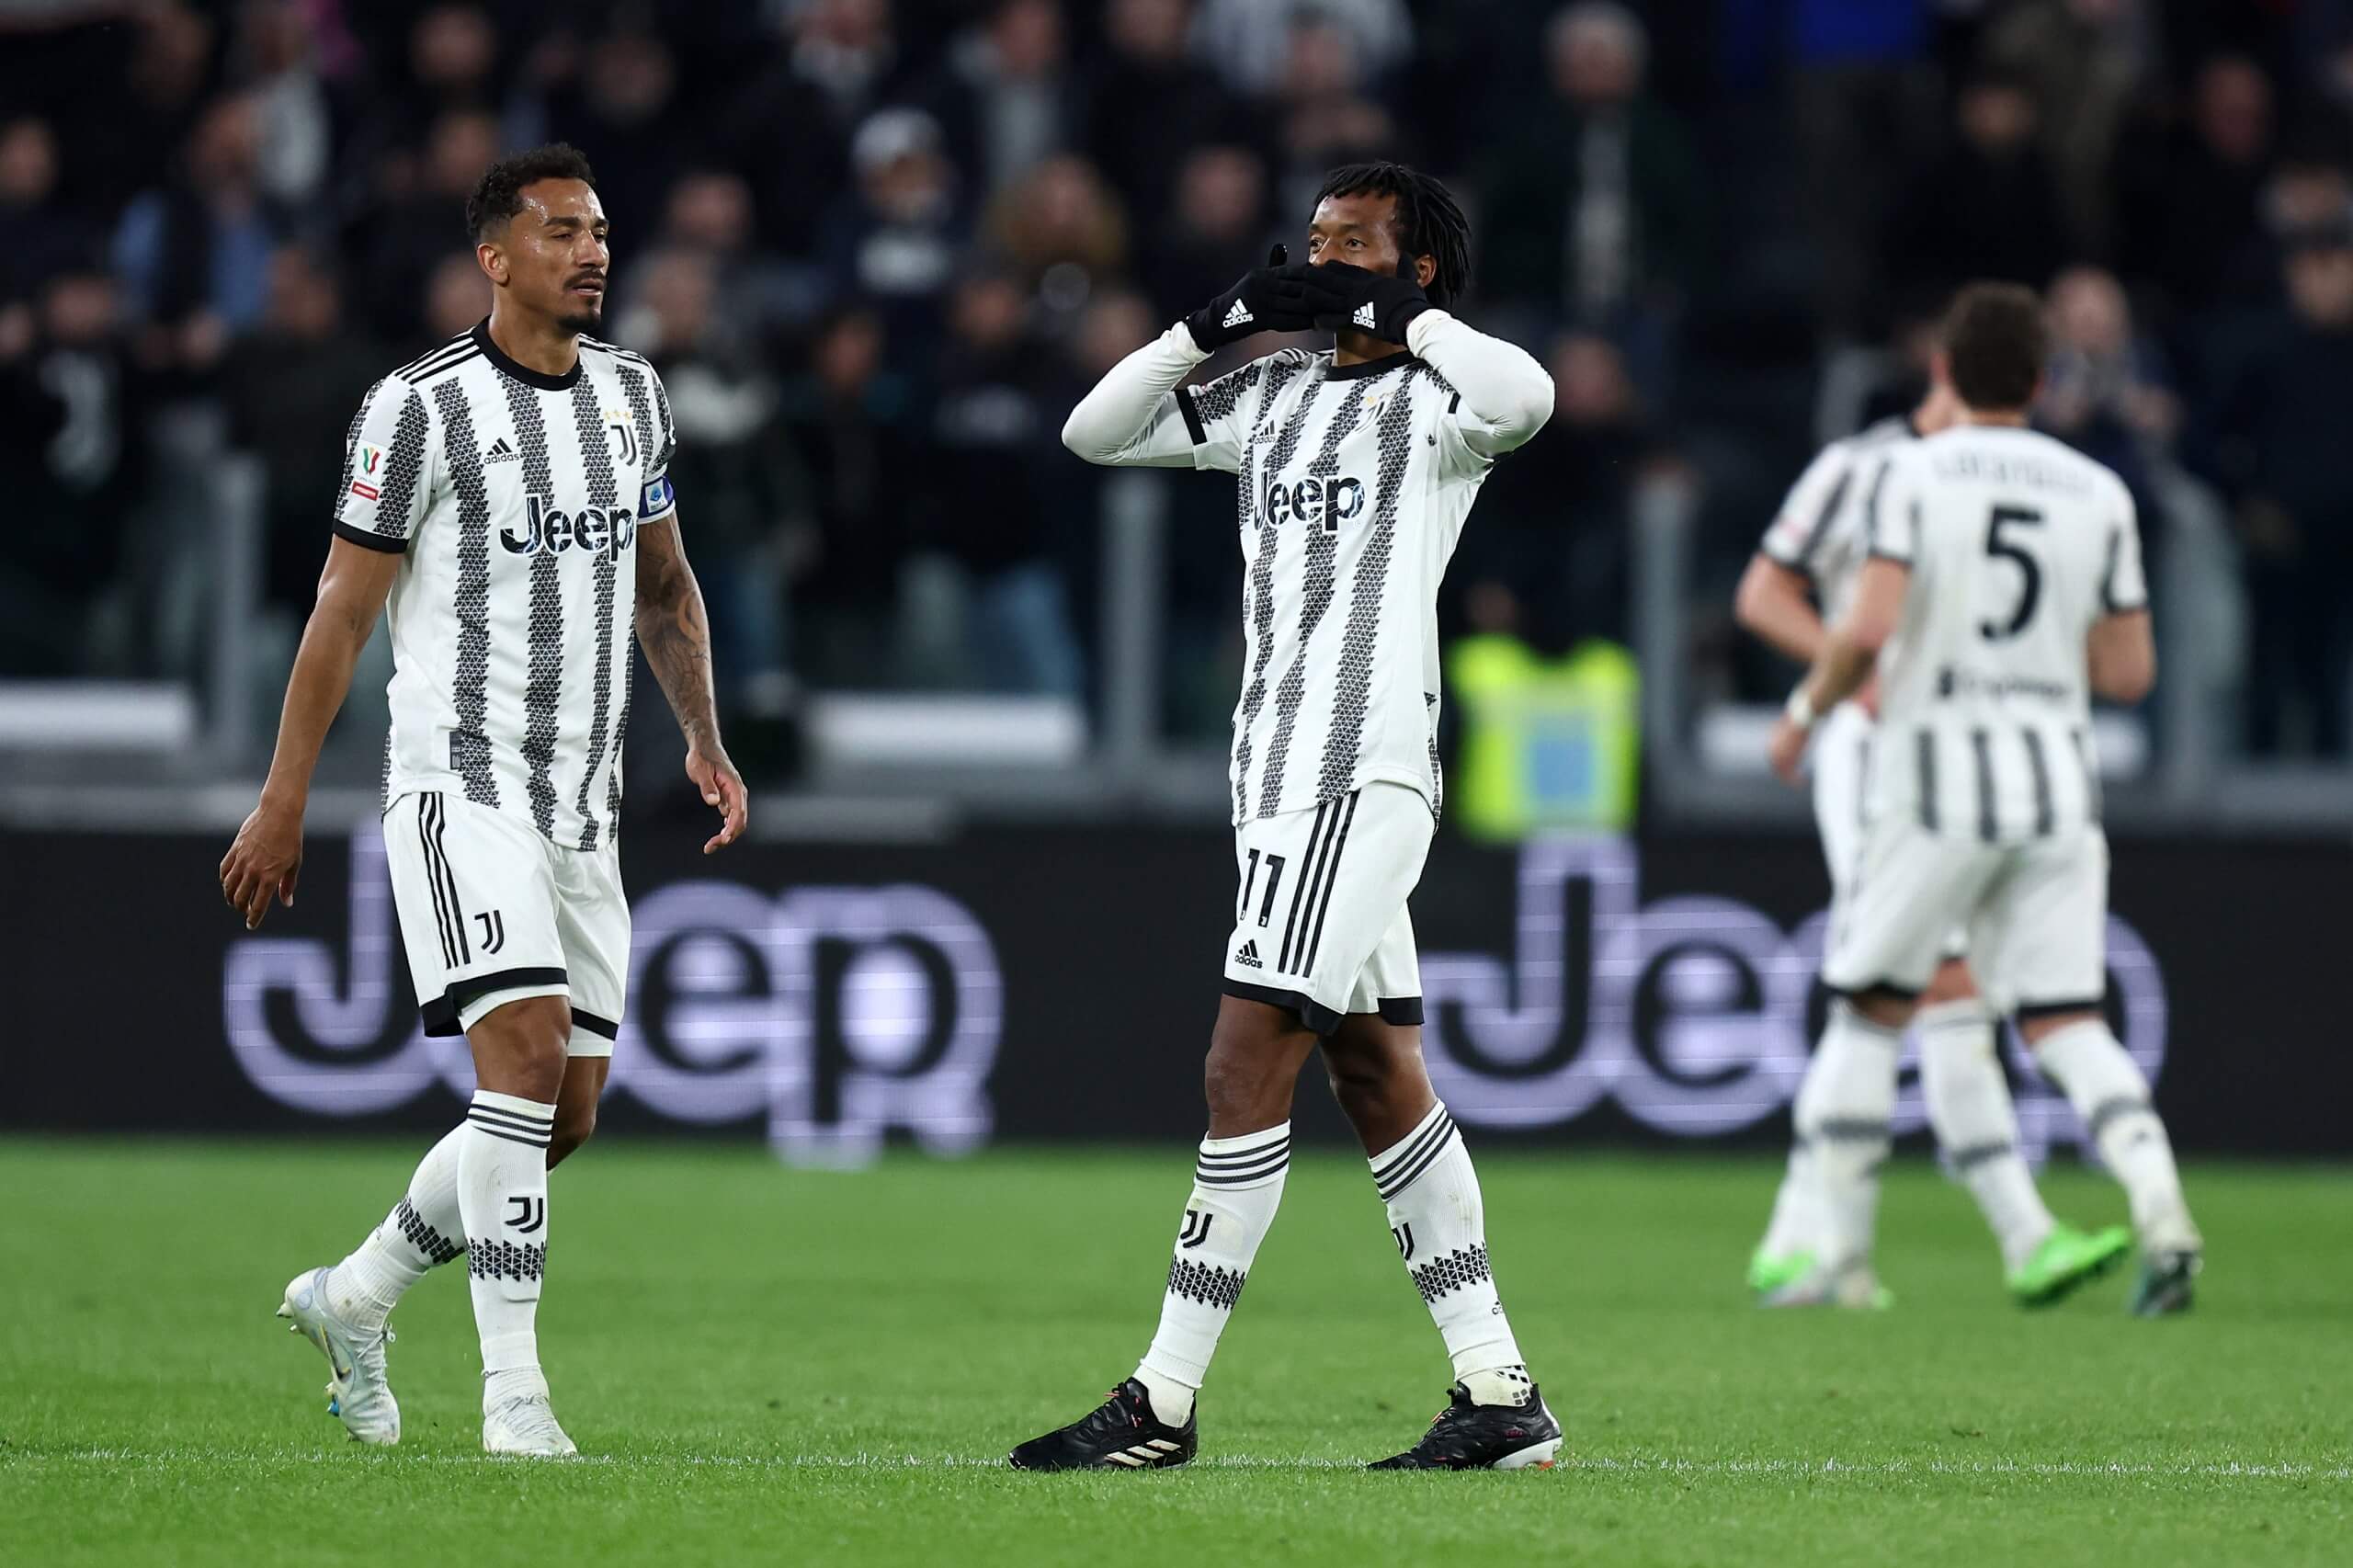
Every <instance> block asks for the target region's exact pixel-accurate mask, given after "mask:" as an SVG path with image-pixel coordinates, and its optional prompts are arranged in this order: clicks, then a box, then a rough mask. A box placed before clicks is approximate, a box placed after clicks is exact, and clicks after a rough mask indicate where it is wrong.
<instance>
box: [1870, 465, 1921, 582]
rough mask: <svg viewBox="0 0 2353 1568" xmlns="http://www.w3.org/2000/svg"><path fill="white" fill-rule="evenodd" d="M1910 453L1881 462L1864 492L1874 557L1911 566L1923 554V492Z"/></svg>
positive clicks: (1871, 552) (1871, 551)
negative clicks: (1921, 519) (1921, 510)
mask: <svg viewBox="0 0 2353 1568" xmlns="http://www.w3.org/2000/svg"><path fill="white" fill-rule="evenodd" d="M1906 455H1907V453H1905V452H1903V451H1897V452H1892V453H1890V454H1889V455H1888V456H1886V457H1884V458H1882V459H1881V460H1880V461H1879V465H1878V466H1877V467H1876V468H1875V469H1874V470H1873V471H1872V472H1871V475H1870V489H1868V490H1866V491H1865V492H1864V493H1863V528H1864V529H1865V531H1866V534H1867V535H1868V540H1869V544H1870V554H1871V556H1872V557H1873V558H1874V559H1876V560H1880V561H1893V562H1897V563H1899V564H1901V565H1904V566H1909V565H1911V564H1912V562H1913V558H1914V557H1915V556H1916V555H1918V554H1919V552H1920V493H1919V487H1918V485H1917V484H1916V483H1915V478H1914V472H1913V467H1912V465H1911V464H1910V463H1907V462H1906V461H1904V458H1905V456H1906Z"/></svg>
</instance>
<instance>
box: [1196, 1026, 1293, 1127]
mask: <svg viewBox="0 0 2353 1568" xmlns="http://www.w3.org/2000/svg"><path fill="white" fill-rule="evenodd" d="M1275 1054H1276V1053H1275V1052H1274V1051H1272V1050H1270V1049H1268V1042H1267V1041H1266V1040H1262V1039H1259V1038H1256V1036H1255V1035H1254V1034H1252V1033H1250V1032H1249V1031H1246V1030H1242V1029H1236V1028H1227V1027H1225V1026H1223V1025H1221V1026H1220V1027H1219V1028H1218V1030H1217V1032H1216V1033H1215V1034H1213V1035H1211V1037H1210V1053H1209V1057H1208V1060H1206V1061H1205V1062H1202V1064H1201V1096H1202V1097H1203V1098H1204V1099H1206V1100H1207V1101H1208V1102H1209V1108H1210V1119H1211V1122H1212V1123H1220V1122H1222V1121H1224V1120H1226V1119H1228V1118H1231V1117H1234V1116H1241V1117H1245V1118H1246V1117H1248V1116H1250V1115H1251V1114H1252V1113H1254V1112H1255V1111H1256V1109H1257V1108H1259V1106H1260V1104H1261V1103H1262V1102H1263V1101H1264V1100H1266V1098H1267V1094H1268V1091H1269V1087H1270V1085H1272V1084H1273V1082H1274V1080H1275V1077H1276V1073H1275V1070H1274V1058H1275Z"/></svg>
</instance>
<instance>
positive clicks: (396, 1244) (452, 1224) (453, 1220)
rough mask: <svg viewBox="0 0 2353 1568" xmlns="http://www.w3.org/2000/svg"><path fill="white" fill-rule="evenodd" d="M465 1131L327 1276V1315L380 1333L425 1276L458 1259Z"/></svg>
mask: <svg viewBox="0 0 2353 1568" xmlns="http://www.w3.org/2000/svg"><path fill="white" fill-rule="evenodd" d="M464 1133H465V1129H464V1128H463V1127H459V1128H456V1129H453V1130H452V1131H450V1132H449V1135H448V1136H446V1137H444V1138H443V1139H442V1140H441V1142H438V1143H436V1144H435V1145H433V1147H432V1149H431V1150H430V1151H429V1152H428V1153H426V1156H425V1158H424V1159H423V1160H422V1161H420V1162H418V1164H417V1167H416V1173H415V1175H414V1176H410V1177H409V1178H408V1191H407V1192H406V1193H404V1194H403V1195H402V1198H401V1200H400V1201H399V1202H398V1203H396V1204H394V1205H393V1206H392V1212H391V1213H390V1214H387V1215H385V1216H384V1221H383V1223H382V1224H381V1225H378V1226H377V1227H376V1228H375V1229H374V1230H372V1231H370V1232H369V1233H368V1236H367V1239H366V1240H364V1241H362V1242H361V1243H360V1244H358V1246H356V1247H354V1248H353V1249H352V1250H351V1255H350V1256H347V1257H346V1258H345V1259H344V1260H343V1261H342V1262H341V1263H338V1264H336V1265H335V1267H334V1268H332V1269H331V1270H329V1271H328V1273H327V1310H328V1311H329V1312H333V1313H335V1316H337V1317H339V1318H341V1319H343V1321H344V1322H346V1323H347V1324H352V1325H353V1326H354V1327H356V1328H381V1327H382V1326H383V1325H384V1320H385V1319H386V1318H388V1317H390V1316H391V1315H392V1309H393V1308H394V1307H396V1306H398V1305H399V1304H400V1300H401V1297H402V1296H404V1295H405V1294H406V1293H407V1291H408V1288H409V1287H410V1286H412V1285H414V1284H415V1283H416V1282H417V1281H418V1280H420V1279H422V1278H425V1275H426V1270H427V1269H430V1268H435V1267H439V1266H440V1265H442V1264H445V1263H448V1262H449V1261H450V1260H451V1259H453V1258H458V1257H462V1256H465V1252H466V1243H465V1234H466V1225H465V1221H464V1220H463V1219H462V1218H461V1217H460V1214H459V1212H458V1147H459V1145H460V1143H461V1142H463V1141H464Z"/></svg>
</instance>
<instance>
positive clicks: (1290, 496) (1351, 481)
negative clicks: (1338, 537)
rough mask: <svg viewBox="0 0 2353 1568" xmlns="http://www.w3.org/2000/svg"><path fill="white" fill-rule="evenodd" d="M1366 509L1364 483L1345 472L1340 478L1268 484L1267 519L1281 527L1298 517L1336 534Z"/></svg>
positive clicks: (1313, 478)
mask: <svg viewBox="0 0 2353 1568" xmlns="http://www.w3.org/2000/svg"><path fill="white" fill-rule="evenodd" d="M1363 510H1364V482H1363V481H1361V480H1358V479H1355V478H1351V477H1347V476H1345V475H1344V476H1342V477H1340V478H1337V479H1317V478H1315V477H1314V476H1313V475H1310V476H1309V477H1308V478H1305V479H1302V480H1301V481H1299V482H1298V483H1295V484H1282V483H1275V484H1269V485H1268V486H1267V498H1266V504H1265V512H1266V518H1267V522H1268V523H1270V524H1272V525H1274V526H1275V527H1277V528H1280V527H1281V526H1282V525H1283V524H1285V523H1287V522H1290V521H1291V520H1292V519H1293V518H1297V519H1298V520H1299V521H1300V522H1302V523H1304V524H1306V525H1307V526H1308V527H1310V528H1316V527H1321V528H1324V531H1325V532H1327V533H1336V532H1338V531H1339V527H1340V525H1341V524H1342V523H1345V522H1347V520H1348V519H1349V518H1350V517H1355V516H1356V515H1357V514H1358V513H1359V512H1361V511H1363Z"/></svg>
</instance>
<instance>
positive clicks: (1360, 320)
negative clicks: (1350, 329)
mask: <svg viewBox="0 0 2353 1568" xmlns="http://www.w3.org/2000/svg"><path fill="white" fill-rule="evenodd" d="M1348 320H1349V322H1350V323H1351V324H1354V325H1357V326H1360V327H1362V328H1364V329H1365V331H1367V332H1370V331H1372V330H1373V329H1374V328H1376V327H1378V326H1379V325H1380V324H1381V318H1380V317H1378V316H1376V315H1374V314H1373V313H1372V301H1370V300H1367V301H1365V302H1364V303H1363V304H1361V305H1358V307H1357V313H1356V314H1354V315H1352V316H1350V317H1349V318H1348Z"/></svg>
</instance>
